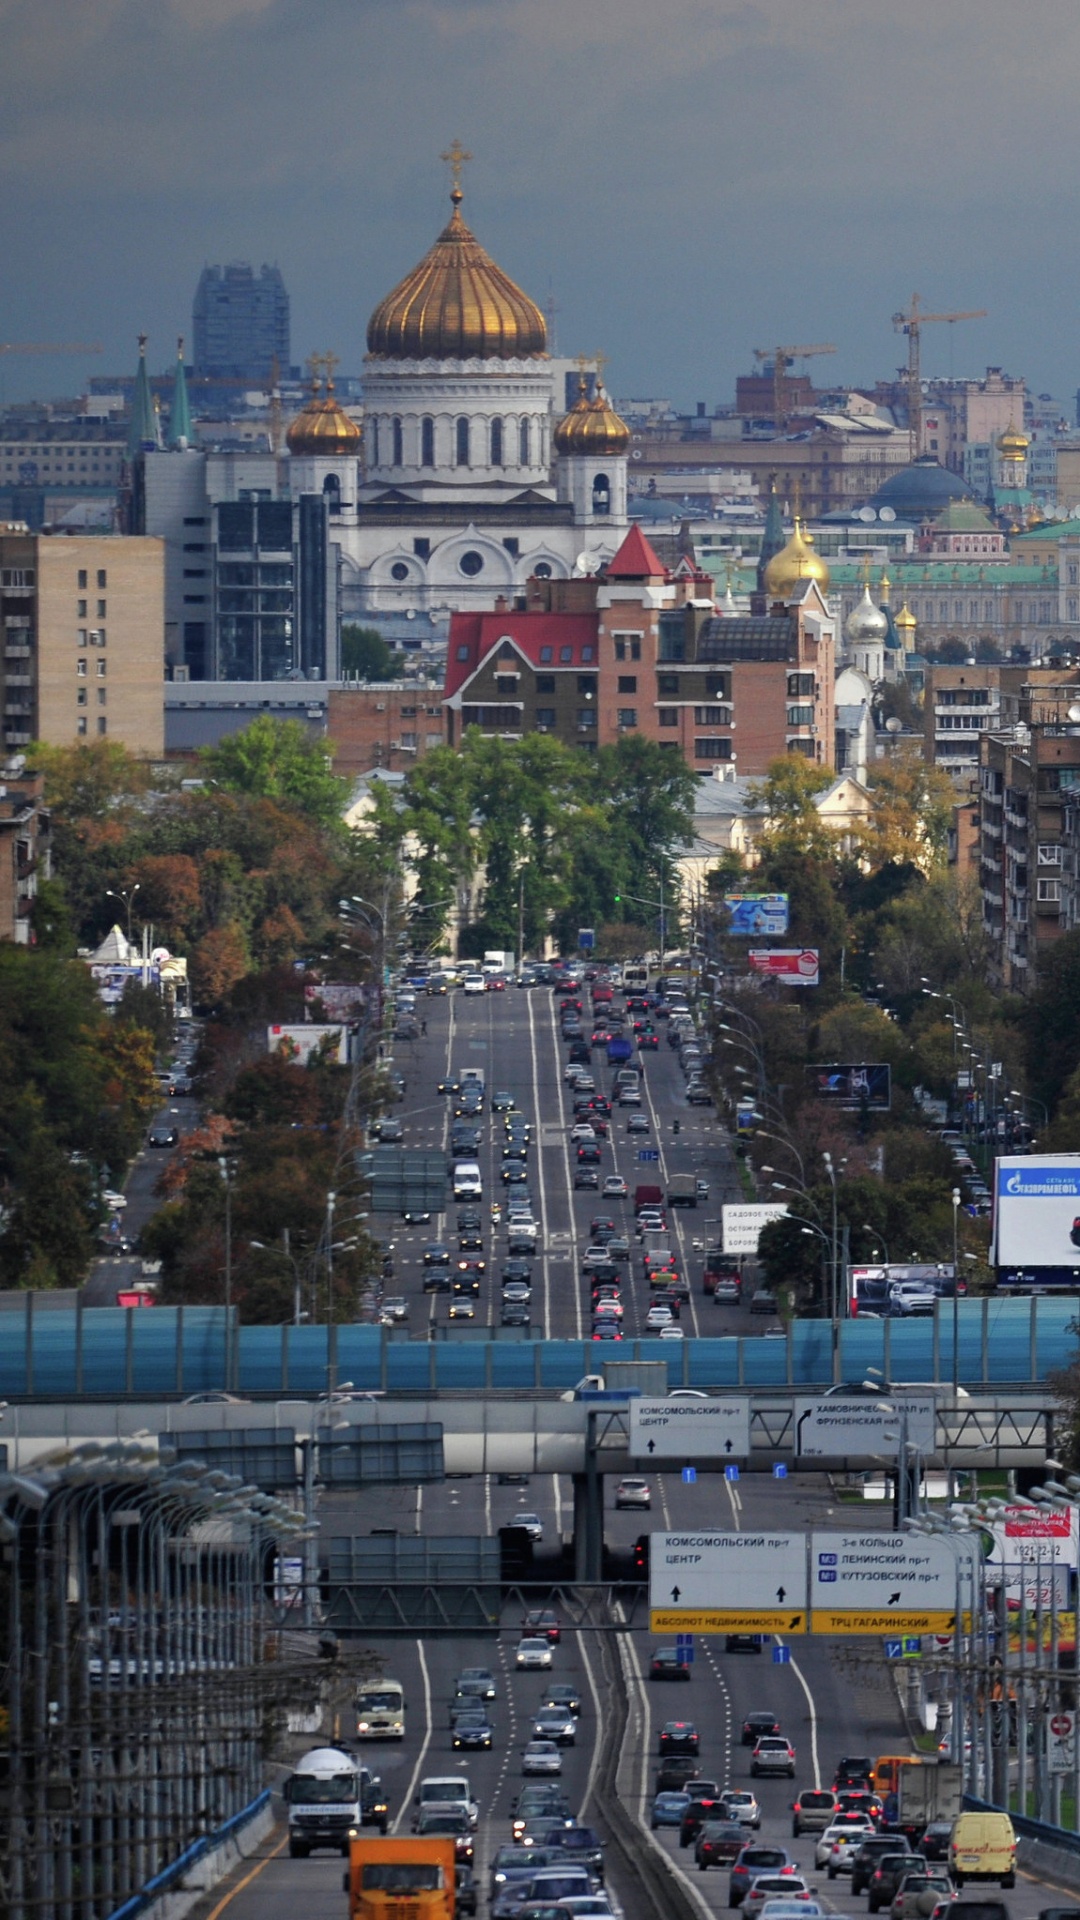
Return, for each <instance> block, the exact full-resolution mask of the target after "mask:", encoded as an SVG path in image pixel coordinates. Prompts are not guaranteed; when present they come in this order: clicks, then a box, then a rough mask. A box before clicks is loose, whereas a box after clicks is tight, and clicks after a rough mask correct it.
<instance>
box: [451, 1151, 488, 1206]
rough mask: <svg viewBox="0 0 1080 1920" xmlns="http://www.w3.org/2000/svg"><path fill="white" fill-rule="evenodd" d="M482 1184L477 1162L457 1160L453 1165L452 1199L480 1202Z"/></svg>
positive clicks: (482, 1194)
mask: <svg viewBox="0 0 1080 1920" xmlns="http://www.w3.org/2000/svg"><path fill="white" fill-rule="evenodd" d="M483 1197H484V1183H483V1181H482V1180H481V1178H480V1162H479V1161H478V1160H458V1161H456V1162H455V1165H454V1199H455V1200H482V1199H483Z"/></svg>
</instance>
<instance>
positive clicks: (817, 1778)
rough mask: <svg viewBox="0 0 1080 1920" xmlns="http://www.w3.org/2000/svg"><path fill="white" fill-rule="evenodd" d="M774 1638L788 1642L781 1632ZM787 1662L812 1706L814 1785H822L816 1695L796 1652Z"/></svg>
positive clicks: (811, 1727) (782, 1643) (811, 1733)
mask: <svg viewBox="0 0 1080 1920" xmlns="http://www.w3.org/2000/svg"><path fill="white" fill-rule="evenodd" d="M773 1639H774V1640H775V1641H776V1644H777V1646H778V1647H782V1646H784V1645H785V1644H786V1643H785V1641H784V1639H783V1636H782V1635H781V1634H779V1633H774V1634H773ZM787 1664H788V1666H789V1667H790V1668H791V1671H792V1673H793V1674H794V1675H795V1678H796V1680H797V1681H798V1683H799V1685H800V1687H801V1688H802V1690H803V1692H804V1693H805V1695H806V1703H807V1705H808V1707H809V1708H810V1758H811V1762H812V1764H813V1768H814V1785H815V1787H820V1785H821V1764H820V1762H819V1760H818V1744H817V1707H816V1705H815V1703H814V1696H813V1694H812V1693H811V1691H810V1686H809V1683H808V1681H807V1678H806V1675H805V1674H804V1672H803V1670H802V1668H801V1667H800V1665H799V1663H798V1661H797V1660H796V1658H795V1656H794V1654H792V1655H791V1657H790V1659H789V1660H788V1662H787Z"/></svg>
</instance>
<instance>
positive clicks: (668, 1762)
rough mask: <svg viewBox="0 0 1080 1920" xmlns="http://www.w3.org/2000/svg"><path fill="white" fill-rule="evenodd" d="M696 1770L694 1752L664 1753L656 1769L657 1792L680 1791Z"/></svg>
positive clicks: (696, 1760) (696, 1764)
mask: <svg viewBox="0 0 1080 1920" xmlns="http://www.w3.org/2000/svg"><path fill="white" fill-rule="evenodd" d="M697 1770H698V1758H697V1755H696V1753H694V1754H691V1753H669V1754H665V1755H664V1758H663V1759H662V1760H661V1762H660V1765H659V1766H658V1767H657V1769H656V1792H657V1793H681V1792H682V1791H683V1789H684V1788H685V1786H686V1782H687V1781H688V1780H692V1779H693V1778H694V1775H695V1774H696V1773H697Z"/></svg>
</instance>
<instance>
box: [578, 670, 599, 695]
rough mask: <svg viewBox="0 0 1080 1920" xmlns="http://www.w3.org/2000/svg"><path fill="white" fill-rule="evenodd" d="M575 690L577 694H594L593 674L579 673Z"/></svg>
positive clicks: (594, 679)
mask: <svg viewBox="0 0 1080 1920" xmlns="http://www.w3.org/2000/svg"><path fill="white" fill-rule="evenodd" d="M577 690H578V692H579V693H595V692H596V675H595V673H579V674H578V679H577Z"/></svg>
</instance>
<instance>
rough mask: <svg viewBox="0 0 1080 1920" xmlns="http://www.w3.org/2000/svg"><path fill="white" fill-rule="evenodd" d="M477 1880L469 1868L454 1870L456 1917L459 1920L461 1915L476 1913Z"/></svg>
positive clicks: (462, 1867)
mask: <svg viewBox="0 0 1080 1920" xmlns="http://www.w3.org/2000/svg"><path fill="white" fill-rule="evenodd" d="M476 1900H477V1893H476V1880H475V1878H474V1876H473V1870H472V1868H471V1867H468V1866H455V1868H454V1916H455V1920H458V1916H459V1915H461V1914H474V1913H475V1912H476Z"/></svg>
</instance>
